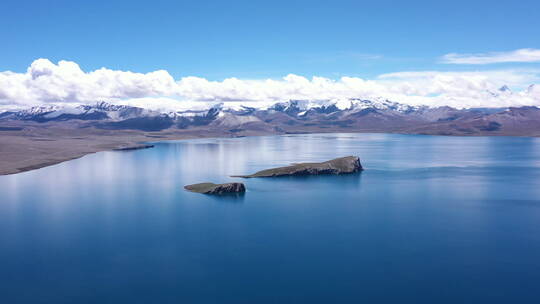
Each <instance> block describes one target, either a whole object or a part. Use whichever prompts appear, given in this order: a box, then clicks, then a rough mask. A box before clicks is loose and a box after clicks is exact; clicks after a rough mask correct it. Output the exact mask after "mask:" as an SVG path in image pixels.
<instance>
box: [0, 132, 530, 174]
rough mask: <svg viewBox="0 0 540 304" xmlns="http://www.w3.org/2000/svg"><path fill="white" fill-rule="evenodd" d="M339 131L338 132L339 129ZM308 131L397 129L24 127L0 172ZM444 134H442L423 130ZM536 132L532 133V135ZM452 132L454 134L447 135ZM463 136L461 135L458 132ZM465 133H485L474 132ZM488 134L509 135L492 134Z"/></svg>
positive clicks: (2, 136)
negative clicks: (178, 143) (150, 147)
mask: <svg viewBox="0 0 540 304" xmlns="http://www.w3.org/2000/svg"><path fill="white" fill-rule="evenodd" d="M340 131H341V132H340ZM309 133H399V134H418V133H402V132H382V131H381V130H354V131H352V130H309V129H307V130H299V131H298V132H286V133H279V132H268V131H249V132H245V133H242V134H231V133H230V132H224V131H220V130H206V129H188V130H179V129H169V130H165V131H159V132H143V131H136V130H99V129H94V128H57V127H54V126H47V127H46V128H40V127H28V126H27V127H25V128H24V129H23V130H13V131H0V175H9V174H16V173H22V172H26V171H30V170H35V169H40V168H43V167H47V166H52V165H56V164H59V163H62V162H65V161H69V160H73V159H77V158H80V157H83V156H85V155H88V154H92V153H96V152H102V151H111V150H115V149H122V148H126V147H130V146H133V145H138V144H141V143H147V142H156V141H168V140H183V139H196V138H225V137H239V136H240V135H241V137H245V136H264V135H282V134H309ZM422 135H444V134H422ZM535 135H536V134H534V135H532V134H531V136H535ZM446 136H455V135H446ZM461 136H463V135H461ZM468 136H487V135H486V134H475V135H468ZM491 136H508V135H507V134H492V135H491Z"/></svg>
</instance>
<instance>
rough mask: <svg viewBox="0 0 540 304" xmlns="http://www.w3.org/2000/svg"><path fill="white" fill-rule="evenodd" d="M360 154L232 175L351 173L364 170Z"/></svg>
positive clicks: (276, 175)
mask: <svg viewBox="0 0 540 304" xmlns="http://www.w3.org/2000/svg"><path fill="white" fill-rule="evenodd" d="M362 170H363V168H362V165H361V164H360V158H359V157H358V156H346V157H340V158H336V159H332V160H329V161H325V162H321V163H298V164H292V165H290V166H286V167H279V168H272V169H266V170H262V171H259V172H257V173H254V174H250V175H234V176H232V177H243V178H252V177H278V176H302V175H322V174H350V173H356V172H360V171H362Z"/></svg>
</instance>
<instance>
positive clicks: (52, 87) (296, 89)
mask: <svg viewBox="0 0 540 304" xmlns="http://www.w3.org/2000/svg"><path fill="white" fill-rule="evenodd" d="M533 83H540V70H531V69H529V70H524V69H523V70H492V71H478V72H439V71H414V72H398V73H390V74H383V75H380V76H379V77H377V78H376V79H373V80H368V79H362V78H358V77H341V78H339V79H335V80H334V79H329V78H324V77H312V78H306V77H302V76H298V75H294V74H290V75H287V76H285V77H283V78H281V79H262V80H242V79H237V78H228V79H225V80H223V81H210V80H207V79H205V78H201V77H193V76H190V77H183V78H181V79H179V80H175V79H174V78H173V77H172V76H171V75H170V74H169V73H168V72H167V71H164V70H160V71H155V72H151V73H146V74H143V73H133V72H128V71H116V70H110V69H106V68H101V69H98V70H95V71H90V72H85V71H83V70H81V68H80V67H79V66H78V65H77V64H76V63H74V62H69V61H60V62H58V64H54V63H52V62H50V61H49V60H47V59H38V60H36V61H34V62H33V63H32V64H31V65H30V67H29V68H28V69H27V71H26V72H25V73H14V72H9V71H7V72H0V107H2V108H6V107H22V106H30V105H37V104H44V103H74V104H78V103H94V102H96V101H99V100H105V101H109V102H121V103H124V104H131V105H136V106H141V107H146V108H152V109H160V110H163V109H174V110H177V109H184V110H185V109H188V108H196V107H205V106H208V105H211V104H215V103H219V102H225V103H229V105H240V104H246V105H254V104H270V103H274V102H278V101H285V100H289V99H308V100H330V99H331V100H336V99H342V100H343V99H347V98H377V97H382V98H388V99H390V100H393V101H397V102H402V103H408V104H416V105H418V104H427V105H434V106H440V105H450V106H454V107H478V106H482V107H496V106H512V105H516V106H519V105H540V96H539V95H540V94H539V93H538V89H536V87H535V88H533V89H531V90H527V87H528V85H530V84H533ZM503 85H508V86H510V87H512V88H513V89H514V90H515V91H514V92H513V93H509V92H506V93H505V92H499V91H498V88H500V87H501V86H503ZM519 90H521V91H519Z"/></svg>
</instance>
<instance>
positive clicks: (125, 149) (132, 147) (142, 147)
mask: <svg viewBox="0 0 540 304" xmlns="http://www.w3.org/2000/svg"><path fill="white" fill-rule="evenodd" d="M153 147H154V145H146V144H140V145H129V146H123V147H119V148H116V149H113V150H114V151H132V150H141V149H150V148H153Z"/></svg>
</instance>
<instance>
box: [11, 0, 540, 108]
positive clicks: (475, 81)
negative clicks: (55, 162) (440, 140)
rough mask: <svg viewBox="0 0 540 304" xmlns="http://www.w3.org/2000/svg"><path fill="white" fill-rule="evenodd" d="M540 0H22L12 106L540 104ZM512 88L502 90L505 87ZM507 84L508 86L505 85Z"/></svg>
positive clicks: (14, 12) (16, 20) (15, 5)
mask: <svg viewBox="0 0 540 304" xmlns="http://www.w3.org/2000/svg"><path fill="white" fill-rule="evenodd" d="M538 12H540V1H528V0H526V1H517V2H513V3H502V2H496V1H474V0H469V1H461V0H457V1H445V2H442V1H399V2H398V1H386V0H383V1H339V0H338V1H294V0H292V1H291V0H289V1H253V0H252V1H205V0H200V1H159V0H157V1H73V0H71V1H55V0H49V1H12V0H3V1H2V2H1V4H0V39H1V40H2V43H1V44H0V106H3V107H6V106H13V105H19V106H23V105H34V104H43V103H61V102H68V103H88V102H92V101H95V100H96V99H100V100H108V101H113V102H120V101H130V100H135V99H137V100H138V101H141V100H142V99H141V98H144V103H151V102H152V100H154V101H155V103H156V104H157V103H158V102H160V103H163V102H164V101H166V103H167V104H169V105H170V104H175V103H178V102H182V101H191V102H193V101H205V102H208V101H215V102H227V101H231V100H239V101H242V100H246V101H274V100H276V101H279V100H283V99H289V98H300V99H333V98H351V97H359V98H368V97H373V96H382V97H385V98H392V99H396V101H398V102H406V103H423V104H425V103H427V104H433V105H442V104H449V105H453V106H458V107H467V106H479V105H481V106H506V105H525V104H535V105H536V104H538V105H540V90H539V89H538V88H537V87H538V86H536V87H532V88H529V85H531V84H540V18H538ZM505 84H506V85H508V86H509V87H510V89H511V90H512V94H511V96H510V95H509V94H508V93H505V92H502V93H504V94H500V93H499V91H498V90H497V89H498V88H499V87H501V86H502V85H505ZM495 95H497V96H495Z"/></svg>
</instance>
